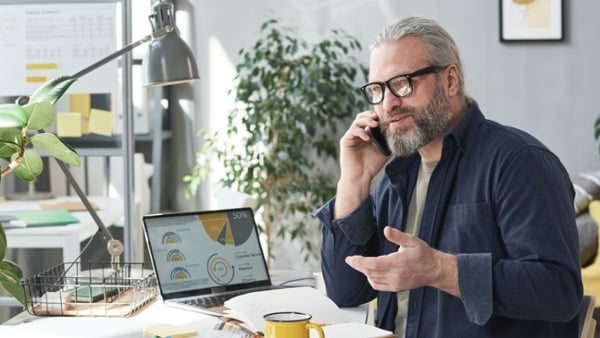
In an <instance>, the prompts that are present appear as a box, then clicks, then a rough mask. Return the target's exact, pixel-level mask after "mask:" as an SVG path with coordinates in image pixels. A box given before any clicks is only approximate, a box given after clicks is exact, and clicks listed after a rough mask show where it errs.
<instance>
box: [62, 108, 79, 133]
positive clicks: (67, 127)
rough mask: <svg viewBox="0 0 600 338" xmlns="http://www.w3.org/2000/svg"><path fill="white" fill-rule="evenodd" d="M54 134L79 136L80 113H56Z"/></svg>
mask: <svg viewBox="0 0 600 338" xmlns="http://www.w3.org/2000/svg"><path fill="white" fill-rule="evenodd" d="M56 134H57V135H58V136H60V137H81V114H79V113H73V112H64V113H57V114H56Z"/></svg>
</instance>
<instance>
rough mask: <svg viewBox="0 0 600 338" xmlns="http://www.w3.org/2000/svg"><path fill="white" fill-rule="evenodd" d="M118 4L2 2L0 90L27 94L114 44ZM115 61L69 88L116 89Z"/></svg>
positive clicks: (98, 56)
mask: <svg viewBox="0 0 600 338" xmlns="http://www.w3.org/2000/svg"><path fill="white" fill-rule="evenodd" d="M116 18H117V4H116V2H112V3H85V2H80V3H55V4H39V3H37V4H8V5H1V6H0V60H2V62H0V74H2V81H0V96H19V95H30V94H31V93H32V92H33V91H34V90H35V89H36V88H38V87H39V86H40V85H41V84H42V83H44V82H46V81H47V80H49V79H52V78H54V77H57V76H61V75H73V74H75V73H77V72H78V71H80V70H82V69H84V68H86V67H87V66H89V65H91V64H93V63H95V62H96V61H98V60H100V59H102V58H103V57H105V56H107V55H108V54H110V53H112V52H114V51H115V50H116V49H117V22H116ZM117 86H118V73H117V62H111V63H108V64H106V65H104V66H103V69H102V70H101V71H96V72H92V73H90V74H88V75H86V76H84V77H82V78H81V79H79V80H77V81H76V82H75V84H74V85H73V86H72V87H71V89H69V92H71V93H110V92H115V91H117V90H118V87H117Z"/></svg>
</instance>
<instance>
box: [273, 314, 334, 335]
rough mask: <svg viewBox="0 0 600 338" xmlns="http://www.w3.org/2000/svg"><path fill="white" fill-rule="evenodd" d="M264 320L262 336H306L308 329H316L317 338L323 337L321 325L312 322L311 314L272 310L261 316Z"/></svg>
mask: <svg viewBox="0 0 600 338" xmlns="http://www.w3.org/2000/svg"><path fill="white" fill-rule="evenodd" d="M263 318H264V320H265V332H264V333H265V337H264V338H308V336H309V335H308V330H310V329H314V330H315V331H317V334H318V335H319V338H325V335H324V334H323V329H322V328H321V325H319V324H315V323H312V322H311V321H310V319H311V318H312V316H311V315H309V314H307V313H302V312H293V311H288V312H273V313H269V314H266V315H264V316H263Z"/></svg>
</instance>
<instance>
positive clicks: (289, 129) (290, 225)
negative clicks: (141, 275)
mask: <svg viewBox="0 0 600 338" xmlns="http://www.w3.org/2000/svg"><path fill="white" fill-rule="evenodd" d="M331 33H332V36H331V38H326V39H324V40H322V41H319V42H317V43H314V44H309V43H308V42H306V41H305V40H303V39H301V38H300V37H298V36H297V34H296V33H295V31H293V30H291V29H288V28H285V27H281V26H280V24H279V22H278V21H277V20H275V19H271V20H268V21H266V22H264V23H263V24H262V25H261V29H260V37H259V38H258V40H257V41H256V42H255V43H254V44H253V45H252V46H251V47H249V48H247V49H241V50H240V52H239V57H240V61H239V63H238V64H237V65H236V73H237V75H236V77H235V79H234V88H233V89H232V90H231V92H230V93H231V94H233V97H234V101H235V106H234V108H233V110H232V111H230V113H229V115H228V120H227V121H228V123H227V127H226V129H225V130H222V131H220V132H219V131H217V132H209V131H207V130H201V131H200V133H199V134H200V138H201V140H200V142H201V149H200V150H199V151H198V152H197V153H196V162H195V166H194V168H193V169H192V171H191V173H190V174H189V175H186V176H185V177H184V181H185V182H187V183H188V186H187V189H186V196H187V197H188V198H189V197H191V196H194V195H195V194H196V192H197V189H198V186H199V185H200V184H201V183H202V182H204V181H205V180H206V178H207V175H208V174H209V173H210V172H211V169H212V168H213V167H214V163H215V161H218V163H219V164H220V165H221V166H222V167H223V170H222V171H219V172H218V173H216V174H217V175H218V178H219V182H220V184H221V185H222V186H223V187H226V188H230V189H233V190H237V191H241V192H245V193H247V194H249V195H251V196H252V197H254V198H255V199H256V209H257V211H258V212H259V213H260V216H262V217H261V219H262V224H260V226H261V230H262V231H263V232H264V233H265V235H266V238H267V242H268V244H269V245H268V247H270V244H271V243H272V239H273V236H279V237H281V238H284V239H285V238H289V239H292V240H299V241H302V250H303V251H304V253H305V259H307V258H308V257H309V255H311V254H313V255H314V254H315V252H314V250H313V245H312V243H311V242H310V240H308V239H307V238H306V234H307V230H308V229H309V227H313V226H314V227H318V226H319V223H318V221H317V220H316V219H315V218H313V217H312V216H311V215H310V213H311V211H312V210H313V209H314V208H316V207H317V206H319V205H321V204H323V203H324V202H325V201H326V200H327V199H328V198H331V196H333V194H334V193H335V182H336V180H337V178H336V177H335V175H337V166H338V165H337V157H338V156H337V149H338V140H339V136H340V135H339V129H338V128H345V127H346V126H347V125H348V123H349V120H350V119H351V118H352V117H353V116H354V115H355V114H356V113H357V112H359V111H361V110H365V109H366V108H367V107H366V104H365V102H364V100H363V99H362V97H361V96H360V93H359V91H358V90H357V89H356V88H357V84H358V83H359V82H363V81H364V80H365V79H366V74H367V69H366V67H364V66H363V65H362V64H361V63H360V62H359V61H357V58H356V54H357V53H359V52H360V50H361V45H360V43H359V42H358V41H357V40H356V39H355V38H353V37H352V36H350V35H349V34H347V33H345V32H343V31H342V30H333V31H332V32H331ZM332 167H335V168H333V170H332ZM269 257H270V255H269Z"/></svg>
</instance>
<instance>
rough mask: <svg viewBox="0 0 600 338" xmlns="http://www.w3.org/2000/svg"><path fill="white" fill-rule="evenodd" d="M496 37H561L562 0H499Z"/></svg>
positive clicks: (562, 31)
mask: <svg viewBox="0 0 600 338" xmlns="http://www.w3.org/2000/svg"><path fill="white" fill-rule="evenodd" d="M499 1H500V41H502V42H508V41H562V40H563V38H564V36H563V34H564V26H563V22H564V20H563V5H564V3H563V1H564V0H499Z"/></svg>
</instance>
